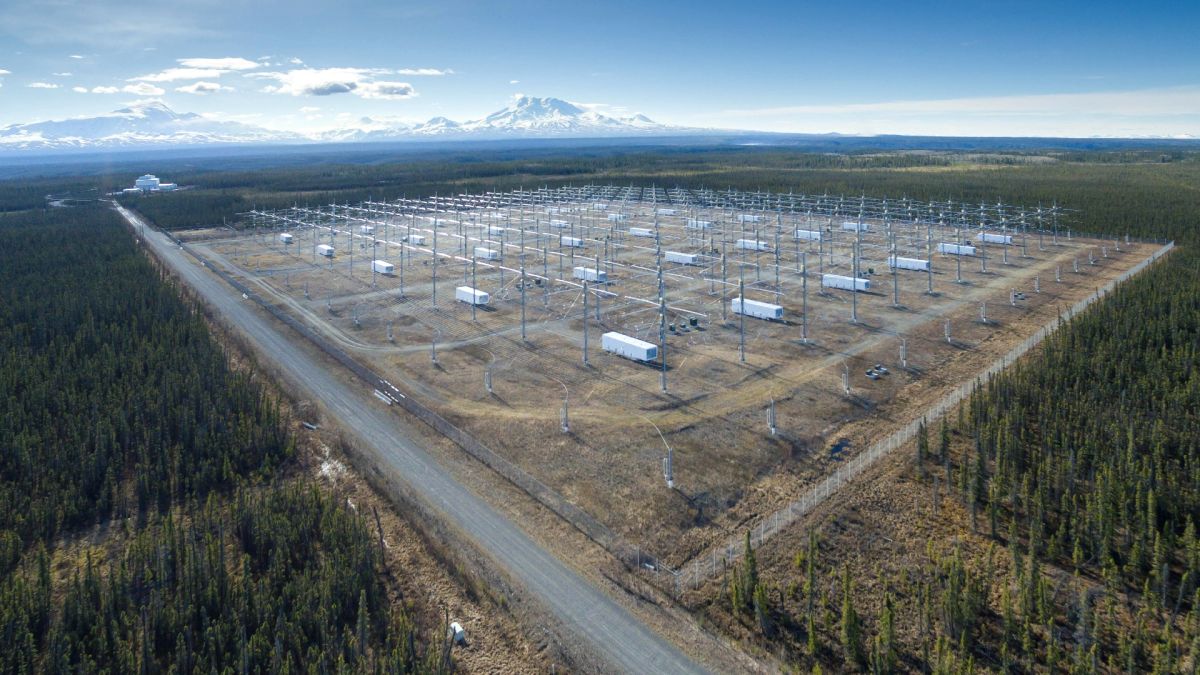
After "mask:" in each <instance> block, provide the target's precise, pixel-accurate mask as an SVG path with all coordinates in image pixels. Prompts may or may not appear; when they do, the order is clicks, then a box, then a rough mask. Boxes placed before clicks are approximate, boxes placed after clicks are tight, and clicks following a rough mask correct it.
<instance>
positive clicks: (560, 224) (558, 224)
mask: <svg viewBox="0 0 1200 675" xmlns="http://www.w3.org/2000/svg"><path fill="white" fill-rule="evenodd" d="M570 226H571V223H569V222H567V221H565V220H552V221H550V227H553V228H557V229H559V230H565V229H567V228H568V227H570Z"/></svg>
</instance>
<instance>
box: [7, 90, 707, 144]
mask: <svg viewBox="0 0 1200 675" xmlns="http://www.w3.org/2000/svg"><path fill="white" fill-rule="evenodd" d="M696 131H699V130H696V129H686V128H683V127H674V126H670V125H666V124H659V123H657V122H655V121H653V120H651V119H649V118H648V117H646V116H645V115H633V116H630V117H613V116H609V115H604V114H602V113H599V112H596V111H594V110H588V109H586V108H583V107H581V106H578V105H575V104H573V103H569V102H567V101H563V100H561V99H557V98H535V97H531V96H521V97H519V98H517V99H515V100H514V101H513V102H512V104H511V105H508V106H507V107H505V108H503V109H501V110H497V111H496V112H494V113H492V114H490V115H488V116H487V117H484V118H483V119H478V120H468V121H465V122H456V121H454V120H451V119H448V118H445V117H434V118H433V119H430V120H429V121H427V122H423V123H421V124H416V125H408V124H398V123H389V122H380V121H377V120H373V119H371V118H361V119H359V120H357V121H356V122H354V123H350V124H347V125H346V126H344V127H340V128H337V129H331V130H326V131H323V132H320V133H316V134H309V135H303V134H298V133H293V132H287V131H277V130H272V129H266V128H263V127H258V126H254V125H250V124H243V123H240V122H225V121H219V120H213V119H209V118H206V117H203V116H201V115H197V114H195V113H177V112H175V111H174V110H171V109H170V108H169V107H167V105H166V104H164V103H162V102H159V101H153V102H146V103H139V104H135V105H131V106H129V107H127V108H122V109H120V110H116V111H113V112H111V113H107V114H104V115H98V116H96V117H79V118H73V119H65V120H52V121H47V122H34V123H31V124H14V125H11V126H7V127H3V128H0V152H3V151H25V150H43V151H55V150H58V151H61V150H108V149H118V148H120V149H137V148H154V147H186V146H199V145H216V144H268V143H269V144H293V143H345V142H355V143H362V142H372V141H393V142H395V141H404V140H413V141H417V140H459V139H461V140H473V139H478V140H491V139H503V138H590V137H610V138H618V137H624V136H654V135H668V134H681V133H683V134H686V133H693V132H696Z"/></svg>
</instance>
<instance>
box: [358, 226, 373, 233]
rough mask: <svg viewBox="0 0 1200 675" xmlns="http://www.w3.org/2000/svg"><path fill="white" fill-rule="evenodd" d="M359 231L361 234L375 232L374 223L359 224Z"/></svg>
mask: <svg viewBox="0 0 1200 675" xmlns="http://www.w3.org/2000/svg"><path fill="white" fill-rule="evenodd" d="M358 232H359V234H375V226H374V225H359V226H358Z"/></svg>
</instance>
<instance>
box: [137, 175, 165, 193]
mask: <svg viewBox="0 0 1200 675" xmlns="http://www.w3.org/2000/svg"><path fill="white" fill-rule="evenodd" d="M160 182H161V181H159V180H158V176H155V175H153V174H149V173H148V174H146V175H145V176H142V177H141V178H138V179H137V180H135V181H133V186H134V187H136V188H137V189H139V190H141V191H143V192H154V191H155V190H157V189H158V186H159V183H160Z"/></svg>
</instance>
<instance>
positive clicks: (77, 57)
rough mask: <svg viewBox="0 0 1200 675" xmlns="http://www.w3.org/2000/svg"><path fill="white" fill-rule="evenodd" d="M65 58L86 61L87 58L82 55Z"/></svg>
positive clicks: (71, 55) (70, 55)
mask: <svg viewBox="0 0 1200 675" xmlns="http://www.w3.org/2000/svg"><path fill="white" fill-rule="evenodd" d="M67 58H68V59H86V58H87V57H86V56H83V55H82V54H69V55H68V56H67Z"/></svg>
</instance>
